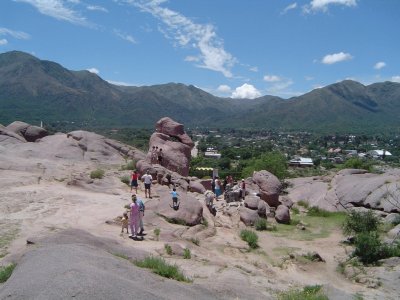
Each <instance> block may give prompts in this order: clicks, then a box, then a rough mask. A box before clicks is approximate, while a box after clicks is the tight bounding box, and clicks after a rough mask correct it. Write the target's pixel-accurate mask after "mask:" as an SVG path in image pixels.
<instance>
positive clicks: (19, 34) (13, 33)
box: [0, 27, 30, 40]
mask: <svg viewBox="0 0 400 300" xmlns="http://www.w3.org/2000/svg"><path fill="white" fill-rule="evenodd" d="M0 35H9V36H12V37H13V38H16V39H19V40H27V39H29V38H30V35H29V34H27V33H25V32H23V31H15V30H11V29H8V28H4V27H0Z"/></svg>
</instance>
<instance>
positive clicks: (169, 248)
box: [164, 244, 172, 255]
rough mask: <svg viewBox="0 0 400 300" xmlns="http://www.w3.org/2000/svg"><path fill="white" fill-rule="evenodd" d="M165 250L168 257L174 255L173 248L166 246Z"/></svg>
mask: <svg viewBox="0 0 400 300" xmlns="http://www.w3.org/2000/svg"><path fill="white" fill-rule="evenodd" d="M164 249H165V252H167V254H168V255H172V248H171V246H170V245H168V244H165V245H164Z"/></svg>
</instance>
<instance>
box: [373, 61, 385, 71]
mask: <svg viewBox="0 0 400 300" xmlns="http://www.w3.org/2000/svg"><path fill="white" fill-rule="evenodd" d="M384 67H386V63H385V62H383V61H380V62H377V63H376V64H375V66H374V69H375V70H380V69H382V68H384Z"/></svg>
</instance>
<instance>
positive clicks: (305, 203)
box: [297, 200, 309, 208]
mask: <svg viewBox="0 0 400 300" xmlns="http://www.w3.org/2000/svg"><path fill="white" fill-rule="evenodd" d="M297 205H299V206H303V207H305V208H308V205H309V204H308V202H307V201H305V200H300V201H299V202H297Z"/></svg>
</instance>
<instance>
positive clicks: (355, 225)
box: [343, 210, 380, 234]
mask: <svg viewBox="0 0 400 300" xmlns="http://www.w3.org/2000/svg"><path fill="white" fill-rule="evenodd" d="M379 224H380V220H379V217H378V216H377V215H375V214H374V213H373V212H372V211H371V210H368V211H367V212H357V211H355V210H351V211H350V212H349V213H348V214H347V216H346V219H345V220H344V224H343V232H344V233H345V234H357V233H361V232H371V231H377V230H378V226H379Z"/></svg>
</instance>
